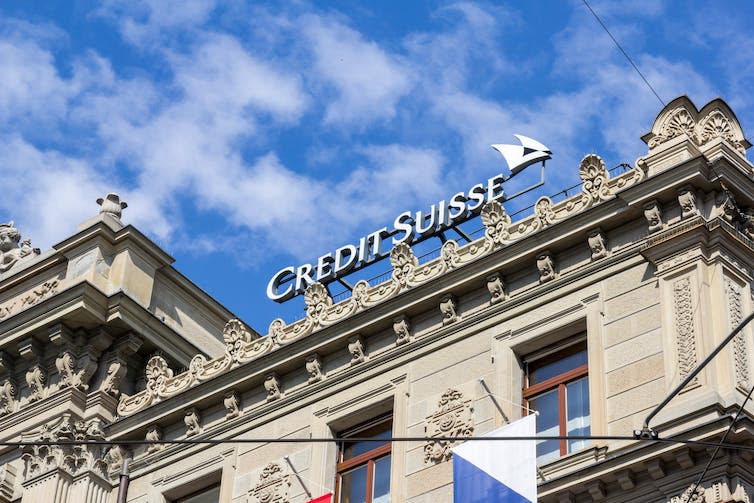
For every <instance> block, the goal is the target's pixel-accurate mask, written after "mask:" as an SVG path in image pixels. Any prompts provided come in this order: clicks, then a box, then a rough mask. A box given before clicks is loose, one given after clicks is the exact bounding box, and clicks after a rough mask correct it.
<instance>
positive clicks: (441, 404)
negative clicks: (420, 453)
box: [424, 388, 474, 463]
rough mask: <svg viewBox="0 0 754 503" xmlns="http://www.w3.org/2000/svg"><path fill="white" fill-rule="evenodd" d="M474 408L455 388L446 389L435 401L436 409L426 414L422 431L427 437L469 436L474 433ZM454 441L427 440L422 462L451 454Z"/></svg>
mask: <svg viewBox="0 0 754 503" xmlns="http://www.w3.org/2000/svg"><path fill="white" fill-rule="evenodd" d="M473 412H474V408H473V407H472V406H471V400H470V399H465V398H464V396H463V393H461V392H460V391H458V390H457V389H452V388H451V389H448V390H447V391H445V393H443V394H442V396H441V397H440V400H439V401H438V402H437V410H435V412H433V413H432V414H431V415H429V416H427V419H426V422H427V424H426V426H425V427H424V431H425V433H426V436H427V437H470V436H471V435H472V434H473V433H474V417H473ZM453 445H454V443H453V442H450V441H448V440H428V441H427V442H426V443H425V444H424V462H425V463H439V462H442V461H447V460H448V459H450V456H451V450H450V449H451V448H452V447H453Z"/></svg>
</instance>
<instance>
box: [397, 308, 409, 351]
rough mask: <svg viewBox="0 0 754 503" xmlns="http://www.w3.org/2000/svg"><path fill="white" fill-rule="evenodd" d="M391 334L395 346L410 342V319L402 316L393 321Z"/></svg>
mask: <svg viewBox="0 0 754 503" xmlns="http://www.w3.org/2000/svg"><path fill="white" fill-rule="evenodd" d="M393 333H394V334H395V345H396V346H400V345H401V344H405V343H407V342H409V341H411V319H410V318H409V317H408V316H406V315H405V314H402V315H400V316H398V317H397V318H394V319H393Z"/></svg>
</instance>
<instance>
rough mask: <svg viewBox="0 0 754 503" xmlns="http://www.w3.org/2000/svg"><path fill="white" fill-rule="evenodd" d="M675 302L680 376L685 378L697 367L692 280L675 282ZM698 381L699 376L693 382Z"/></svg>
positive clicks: (683, 279)
mask: <svg viewBox="0 0 754 503" xmlns="http://www.w3.org/2000/svg"><path fill="white" fill-rule="evenodd" d="M673 294H674V304H675V329H676V348H677V352H678V377H679V378H680V379H684V378H685V377H686V376H687V375H689V373H690V372H691V371H692V370H693V369H694V367H696V364H697V352H696V330H695V328H694V303H693V297H692V292H691V280H690V279H689V278H688V277H686V278H682V279H679V280H678V281H676V282H675V283H673ZM697 382H698V376H697V378H695V379H694V380H693V381H692V382H691V383H689V384H690V385H691V384H696V383H697Z"/></svg>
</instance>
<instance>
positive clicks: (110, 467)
mask: <svg viewBox="0 0 754 503" xmlns="http://www.w3.org/2000/svg"><path fill="white" fill-rule="evenodd" d="M128 457H131V454H130V452H129V451H128V450H127V449H124V448H123V447H121V446H120V445H113V446H112V447H110V448H109V449H108V450H107V452H106V453H105V457H104V458H103V459H104V461H105V463H106V464H107V472H108V473H109V474H110V478H111V479H112V478H115V477H117V476H118V474H119V473H120V469H121V468H122V467H123V460H124V459H126V458H128Z"/></svg>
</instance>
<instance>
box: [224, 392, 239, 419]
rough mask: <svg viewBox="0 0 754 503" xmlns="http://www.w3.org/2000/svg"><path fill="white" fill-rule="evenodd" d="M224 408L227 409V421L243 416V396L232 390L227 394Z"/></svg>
mask: <svg viewBox="0 0 754 503" xmlns="http://www.w3.org/2000/svg"><path fill="white" fill-rule="evenodd" d="M223 407H225V419H233V418H234V417H238V416H240V415H241V395H240V394H239V393H238V391H236V390H234V389H232V390H230V391H226V392H225V396H224V397H223Z"/></svg>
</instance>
